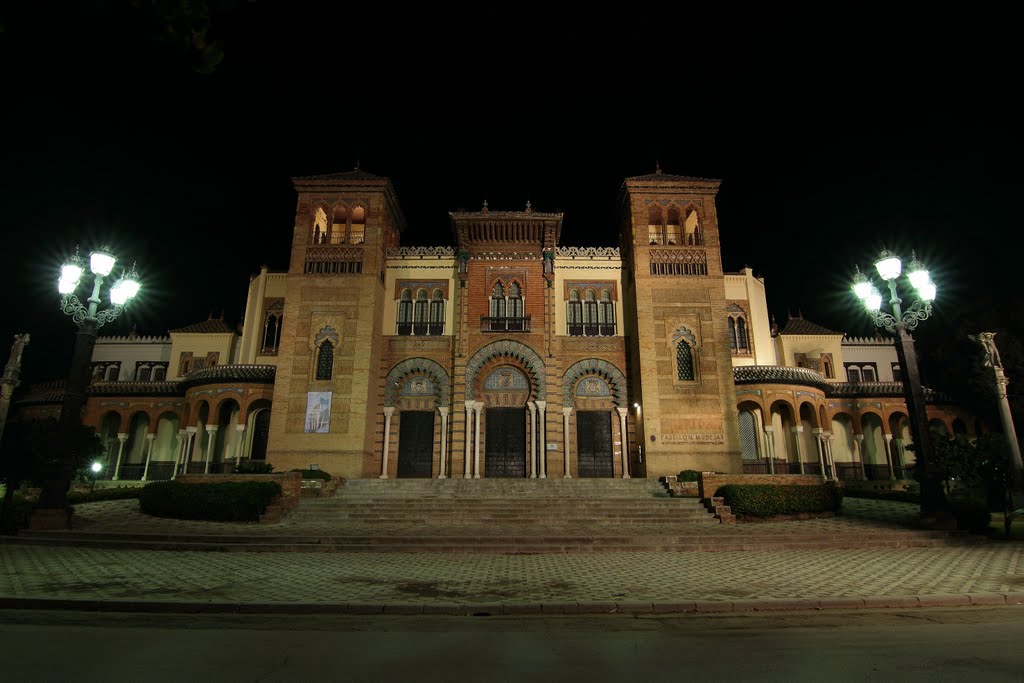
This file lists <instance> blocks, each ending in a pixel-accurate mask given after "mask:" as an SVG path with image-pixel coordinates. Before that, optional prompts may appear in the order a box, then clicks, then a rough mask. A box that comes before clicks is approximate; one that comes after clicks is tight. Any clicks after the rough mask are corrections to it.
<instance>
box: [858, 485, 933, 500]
mask: <svg viewBox="0 0 1024 683" xmlns="http://www.w3.org/2000/svg"><path fill="white" fill-rule="evenodd" d="M843 495H844V496H846V497H848V498H871V499H873V500H896V501H900V502H903V503H920V502H921V493H920V491H914V490H909V491H900V490H894V489H874V488H860V487H857V486H850V485H849V484H847V485H846V486H845V487H843Z"/></svg>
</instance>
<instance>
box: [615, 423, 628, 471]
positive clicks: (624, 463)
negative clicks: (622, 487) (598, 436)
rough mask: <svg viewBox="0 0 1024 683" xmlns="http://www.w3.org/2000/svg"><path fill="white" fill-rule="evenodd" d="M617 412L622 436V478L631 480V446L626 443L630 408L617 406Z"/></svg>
mask: <svg viewBox="0 0 1024 683" xmlns="http://www.w3.org/2000/svg"><path fill="white" fill-rule="evenodd" d="M615 411H616V412H617V413H618V414H619V431H620V433H621V434H622V478H623V479H629V478H630V476H629V444H628V443H627V442H626V415H627V413H629V408H626V407H624V406H615Z"/></svg>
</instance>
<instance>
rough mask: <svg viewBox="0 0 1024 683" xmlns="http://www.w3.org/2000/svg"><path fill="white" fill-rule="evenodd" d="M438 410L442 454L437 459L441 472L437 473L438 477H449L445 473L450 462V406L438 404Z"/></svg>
mask: <svg viewBox="0 0 1024 683" xmlns="http://www.w3.org/2000/svg"><path fill="white" fill-rule="evenodd" d="M437 412H439V413H441V454H440V457H438V459H437V460H438V464H439V466H440V470H441V473H440V474H438V475H437V478H438V479H447V478H448V475H447V474H445V470H446V469H447V464H448V463H447V460H448V406H438V407H437Z"/></svg>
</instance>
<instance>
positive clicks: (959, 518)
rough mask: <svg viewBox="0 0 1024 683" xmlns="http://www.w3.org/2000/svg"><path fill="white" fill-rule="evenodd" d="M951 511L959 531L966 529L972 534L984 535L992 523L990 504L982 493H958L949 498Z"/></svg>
mask: <svg viewBox="0 0 1024 683" xmlns="http://www.w3.org/2000/svg"><path fill="white" fill-rule="evenodd" d="M949 509H950V511H951V512H952V513H953V517H954V518H955V519H956V527H957V528H958V529H966V530H968V531H970V532H971V533H972V534H984V533H986V532H987V531H988V525H989V523H990V522H991V521H992V513H991V512H989V509H988V502H987V501H986V499H985V496H984V495H983V494H982V493H981V492H977V491H964V492H957V493H954V495H952V496H950V498H949Z"/></svg>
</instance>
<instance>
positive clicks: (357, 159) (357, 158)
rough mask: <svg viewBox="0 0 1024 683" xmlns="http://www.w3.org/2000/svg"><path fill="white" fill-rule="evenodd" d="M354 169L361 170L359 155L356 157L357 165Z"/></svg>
mask: <svg viewBox="0 0 1024 683" xmlns="http://www.w3.org/2000/svg"><path fill="white" fill-rule="evenodd" d="M354 170H356V171H358V170H359V157H356V167H355V169H354Z"/></svg>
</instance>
